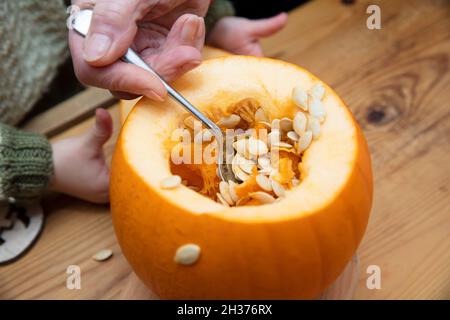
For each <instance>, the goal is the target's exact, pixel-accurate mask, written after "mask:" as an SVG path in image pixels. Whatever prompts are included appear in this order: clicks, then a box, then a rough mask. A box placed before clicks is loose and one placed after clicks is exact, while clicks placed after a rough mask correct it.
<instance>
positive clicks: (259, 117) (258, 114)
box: [255, 108, 268, 122]
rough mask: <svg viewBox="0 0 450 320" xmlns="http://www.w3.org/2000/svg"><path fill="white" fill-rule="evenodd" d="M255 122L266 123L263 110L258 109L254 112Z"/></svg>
mask: <svg viewBox="0 0 450 320" xmlns="http://www.w3.org/2000/svg"><path fill="white" fill-rule="evenodd" d="M255 120H256V121H258V122H262V121H267V120H268V119H267V116H266V113H265V112H264V109H263V108H259V109H258V110H256V112H255Z"/></svg>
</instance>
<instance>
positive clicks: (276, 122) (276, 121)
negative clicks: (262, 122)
mask: <svg viewBox="0 0 450 320" xmlns="http://www.w3.org/2000/svg"><path fill="white" fill-rule="evenodd" d="M271 126H272V130H273V129H280V119H273V120H272V123H271Z"/></svg>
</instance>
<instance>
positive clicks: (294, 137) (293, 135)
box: [286, 131, 300, 142]
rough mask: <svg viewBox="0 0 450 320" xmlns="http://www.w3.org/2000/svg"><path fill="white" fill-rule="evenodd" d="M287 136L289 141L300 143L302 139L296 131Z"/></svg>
mask: <svg viewBox="0 0 450 320" xmlns="http://www.w3.org/2000/svg"><path fill="white" fill-rule="evenodd" d="M286 136H287V137H288V139H290V140H292V141H294V142H296V141H298V139H299V138H300V136H299V135H298V134H297V133H296V132H295V131H289V132H288V133H287V134H286Z"/></svg>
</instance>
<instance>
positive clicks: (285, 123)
mask: <svg viewBox="0 0 450 320" xmlns="http://www.w3.org/2000/svg"><path fill="white" fill-rule="evenodd" d="M280 130H283V131H284V132H288V131H291V130H292V119H289V118H282V119H281V120H280Z"/></svg>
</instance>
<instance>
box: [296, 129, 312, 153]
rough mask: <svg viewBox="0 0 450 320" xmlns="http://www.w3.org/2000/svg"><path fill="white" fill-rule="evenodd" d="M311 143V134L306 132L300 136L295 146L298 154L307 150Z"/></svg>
mask: <svg viewBox="0 0 450 320" xmlns="http://www.w3.org/2000/svg"><path fill="white" fill-rule="evenodd" d="M311 141H312V132H311V131H309V130H308V131H306V132H305V133H304V134H303V135H302V136H300V139H299V140H298V145H297V152H298V154H301V153H302V152H303V151H305V150H306V149H308V147H309V145H310V144H311Z"/></svg>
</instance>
